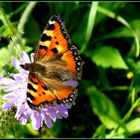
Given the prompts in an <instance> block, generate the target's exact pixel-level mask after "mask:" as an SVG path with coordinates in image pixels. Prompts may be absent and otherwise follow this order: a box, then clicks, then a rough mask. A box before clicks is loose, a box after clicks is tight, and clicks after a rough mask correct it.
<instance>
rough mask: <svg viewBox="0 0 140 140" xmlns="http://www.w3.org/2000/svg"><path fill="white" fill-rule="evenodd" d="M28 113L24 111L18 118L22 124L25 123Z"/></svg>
mask: <svg viewBox="0 0 140 140" xmlns="http://www.w3.org/2000/svg"><path fill="white" fill-rule="evenodd" d="M29 115H30V114H29V113H27V112H25V113H24V114H23V115H22V117H21V118H20V123H21V124H22V125H25V124H26V123H27V120H28V117H29Z"/></svg>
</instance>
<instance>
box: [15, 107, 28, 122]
mask: <svg viewBox="0 0 140 140" xmlns="http://www.w3.org/2000/svg"><path fill="white" fill-rule="evenodd" d="M25 111H26V108H25V107H24V106H22V107H18V109H17V112H16V115H15V118H17V120H18V119H19V118H20V116H21V115H23V113H24V112H25Z"/></svg>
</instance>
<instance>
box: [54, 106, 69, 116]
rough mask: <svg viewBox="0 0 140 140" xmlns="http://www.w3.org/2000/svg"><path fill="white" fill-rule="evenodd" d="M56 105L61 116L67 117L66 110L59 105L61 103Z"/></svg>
mask: <svg viewBox="0 0 140 140" xmlns="http://www.w3.org/2000/svg"><path fill="white" fill-rule="evenodd" d="M57 107H58V111H59V114H60V115H61V116H62V117H64V118H67V117H68V110H67V109H66V108H65V107H63V106H61V105H58V106H57Z"/></svg>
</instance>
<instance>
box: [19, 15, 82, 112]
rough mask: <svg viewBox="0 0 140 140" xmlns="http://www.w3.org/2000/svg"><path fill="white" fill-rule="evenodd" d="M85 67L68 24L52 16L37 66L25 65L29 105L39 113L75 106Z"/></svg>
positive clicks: (41, 46)
mask: <svg viewBox="0 0 140 140" xmlns="http://www.w3.org/2000/svg"><path fill="white" fill-rule="evenodd" d="M83 63H84V62H83V61H82V60H81V57H80V56H79V52H78V50H77V48H76V47H75V46H74V45H73V44H72V42H71V39H70V36H69V35H68V33H67V30H66V28H65V24H64V22H63V21H62V19H61V18H60V16H56V15H54V16H52V17H51V18H50V20H49V21H48V23H47V25H46V27H45V29H44V31H43V34H42V36H41V38H40V40H39V43H38V47H37V49H36V51H35V55H34V62H33V63H30V64H25V65H21V67H22V68H23V69H25V70H28V71H29V76H28V86H27V103H28V105H29V106H30V107H31V108H34V109H37V108H38V107H39V106H41V107H44V106H47V105H49V104H55V103H57V104H63V105H69V104H74V101H75V98H76V95H77V89H76V87H77V85H78V82H77V80H80V79H81V74H82V66H83Z"/></svg>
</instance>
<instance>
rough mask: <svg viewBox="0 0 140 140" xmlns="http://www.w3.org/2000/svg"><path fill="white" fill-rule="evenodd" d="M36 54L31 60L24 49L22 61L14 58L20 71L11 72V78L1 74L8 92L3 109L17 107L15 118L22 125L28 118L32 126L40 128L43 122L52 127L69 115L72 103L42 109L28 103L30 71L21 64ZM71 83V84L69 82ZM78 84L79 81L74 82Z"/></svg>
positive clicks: (2, 82) (14, 63)
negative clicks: (33, 107)
mask: <svg viewBox="0 0 140 140" xmlns="http://www.w3.org/2000/svg"><path fill="white" fill-rule="evenodd" d="M33 58H34V54H31V60H30V58H29V57H28V55H27V54H26V53H25V52H24V51H22V52H21V61H19V60H17V59H16V58H15V59H13V61H12V62H13V65H14V66H15V68H16V69H17V70H18V71H19V73H17V74H10V76H11V78H8V77H3V76H0V84H1V85H3V90H4V91H5V92H8V94H5V95H4V96H3V99H6V100H8V102H6V103H4V104H3V106H2V109H3V110H4V111H7V110H8V109H10V108H12V107H16V108H17V111H16V114H15V118H16V119H17V120H19V122H20V123H21V124H22V125H25V124H26V123H27V120H28V118H30V119H31V121H32V127H33V128H34V129H36V130H38V129H39V128H40V127H42V125H43V122H45V124H46V125H47V127H48V128H51V127H52V123H53V122H55V121H56V120H57V119H62V118H63V117H64V118H67V117H68V109H70V108H71V105H65V106H62V105H59V104H55V105H49V106H47V107H45V108H41V109H40V110H34V109H31V108H30V107H29V105H28V104H27V95H26V92H27V81H28V80H27V79H28V74H29V71H26V70H24V69H22V68H21V67H20V65H21V64H25V63H31V62H33ZM69 84H71V83H70V82H69ZM72 84H73V83H72ZM74 84H77V83H74Z"/></svg>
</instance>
